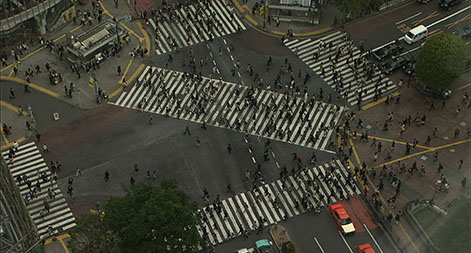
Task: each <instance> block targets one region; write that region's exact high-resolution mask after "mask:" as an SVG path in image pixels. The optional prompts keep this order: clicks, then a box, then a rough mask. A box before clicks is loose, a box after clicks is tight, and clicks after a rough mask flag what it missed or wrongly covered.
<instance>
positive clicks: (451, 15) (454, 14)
mask: <svg viewBox="0 0 471 253" xmlns="http://www.w3.org/2000/svg"><path fill="white" fill-rule="evenodd" d="M470 8H471V6H468V7H465V8H463V9H461V10H459V11H457V12H455V13H453V14H450V15H448V16H446V17H444V18H442V19H440V20H438V21H436V22H434V23H432V24H430V25H427V26H425V27H427V28H430V27H432V26H434V25H436V24H438V23H441V22H443V21H445V20H448V19H450V18H452V17H454V16H456V15H458V14H460V13H461V12H463V11H466V10H468V9H470Z"/></svg>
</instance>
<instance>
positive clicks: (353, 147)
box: [348, 137, 368, 190]
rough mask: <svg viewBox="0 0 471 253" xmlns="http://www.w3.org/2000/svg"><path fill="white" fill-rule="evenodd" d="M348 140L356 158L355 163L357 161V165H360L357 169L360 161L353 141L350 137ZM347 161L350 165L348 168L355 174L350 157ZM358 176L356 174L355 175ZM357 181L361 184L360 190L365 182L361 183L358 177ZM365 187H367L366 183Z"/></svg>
mask: <svg viewBox="0 0 471 253" xmlns="http://www.w3.org/2000/svg"><path fill="white" fill-rule="evenodd" d="M348 141H349V142H350V145H351V146H352V149H353V155H354V156H355V159H356V160H357V163H358V166H360V168H359V169H361V161H360V157H359V156H358V153H357V149H356V148H355V145H354V144H353V141H352V138H350V137H349V138H348ZM348 163H349V165H350V169H351V170H352V172H353V173H354V174H355V170H354V169H353V167H354V166H355V165H354V164H353V163H352V161H350V159H348ZM357 177H358V176H357ZM357 181H358V182H360V184H361V186H362V190H363V189H364V188H365V184H363V182H362V180H360V178H359V177H358V180H357ZM366 189H368V185H366Z"/></svg>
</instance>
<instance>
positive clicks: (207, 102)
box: [110, 66, 344, 150]
mask: <svg viewBox="0 0 471 253" xmlns="http://www.w3.org/2000/svg"><path fill="white" fill-rule="evenodd" d="M110 104H114V105H118V106H122V107H126V108H131V109H138V110H142V111H146V112H150V113H157V114H160V115H166V116H170V117H174V118H178V119H182V120H188V121H193V122H197V123H205V124H209V125H212V126H217V127H223V128H229V129H232V130H235V131H241V132H245V133H248V134H252V135H257V136H263V137H265V138H270V139H273V140H279V141H284V142H288V143H292V144H296V145H301V146H306V147H310V148H315V149H320V150H328V148H330V147H331V146H332V145H333V142H332V141H331V140H330V137H331V135H332V133H333V131H334V130H335V126H336V124H337V122H338V121H339V118H340V115H341V114H342V112H343V111H344V108H343V107H341V106H338V105H332V104H327V103H322V102H319V101H316V100H315V99H314V97H306V96H305V97H302V96H292V95H289V94H281V93H277V92H272V91H268V90H262V89H259V88H252V87H247V86H242V85H238V84H234V83H228V82H224V81H221V80H216V79H209V78H206V77H200V76H196V75H191V74H188V73H182V72H177V71H170V70H165V69H161V68H156V67H150V66H147V67H146V69H145V70H144V72H143V73H142V74H141V76H140V77H139V78H138V80H137V82H136V84H135V85H134V86H133V87H132V88H131V90H129V91H128V92H123V93H122V94H121V96H120V97H119V98H118V99H117V101H116V102H114V103H110Z"/></svg>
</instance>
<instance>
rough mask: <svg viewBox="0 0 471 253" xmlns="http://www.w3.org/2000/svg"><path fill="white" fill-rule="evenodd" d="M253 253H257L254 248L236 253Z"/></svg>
mask: <svg viewBox="0 0 471 253" xmlns="http://www.w3.org/2000/svg"><path fill="white" fill-rule="evenodd" d="M253 252H255V250H254V249H253V248H250V249H247V248H243V249H239V250H236V252H235V253H253Z"/></svg>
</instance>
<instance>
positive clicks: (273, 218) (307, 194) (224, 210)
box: [198, 160, 361, 245]
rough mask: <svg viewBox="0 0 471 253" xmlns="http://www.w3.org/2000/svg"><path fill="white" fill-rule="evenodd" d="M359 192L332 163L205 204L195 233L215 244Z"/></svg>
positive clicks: (339, 166)
mask: <svg viewBox="0 0 471 253" xmlns="http://www.w3.org/2000/svg"><path fill="white" fill-rule="evenodd" d="M360 193H361V191H360V189H359V188H358V186H357V185H356V183H355V179H354V176H353V175H352V173H351V171H350V170H347V169H345V167H344V166H343V165H342V164H341V163H340V161H339V160H335V161H332V162H331V163H329V164H323V165H318V166H315V167H312V168H307V167H306V168H305V169H304V170H300V171H298V172H297V173H295V175H290V176H285V177H283V178H281V179H279V180H277V181H275V182H272V183H267V184H264V185H260V186H257V187H254V188H253V189H252V190H251V191H249V192H242V193H238V194H236V195H235V196H233V197H230V198H228V199H224V200H222V201H219V202H217V201H214V202H213V203H210V204H208V205H206V206H205V207H204V208H202V209H200V210H199V213H200V215H201V217H202V219H201V224H200V225H199V226H198V232H199V234H200V236H201V237H202V238H204V239H206V242H207V243H208V244H213V245H216V244H218V243H222V242H224V241H225V240H228V239H232V238H234V237H237V236H240V235H242V234H244V233H246V232H249V231H252V230H256V229H258V228H259V227H260V226H263V227H265V226H269V225H272V224H274V223H277V222H280V221H282V220H285V219H288V218H291V217H294V216H296V215H300V214H303V213H306V212H310V211H312V212H313V211H314V210H315V209H317V208H320V207H323V206H327V205H329V204H331V203H335V202H338V201H340V200H343V199H347V198H349V197H351V196H354V195H357V194H360Z"/></svg>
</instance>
